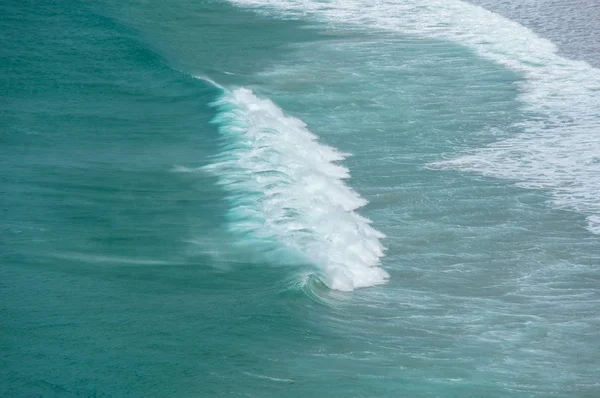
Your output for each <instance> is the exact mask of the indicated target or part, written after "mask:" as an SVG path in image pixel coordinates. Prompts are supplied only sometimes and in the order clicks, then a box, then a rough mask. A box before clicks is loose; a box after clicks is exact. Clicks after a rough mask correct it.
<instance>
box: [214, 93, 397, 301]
mask: <svg viewBox="0 0 600 398" xmlns="http://www.w3.org/2000/svg"><path fill="white" fill-rule="evenodd" d="M213 106H214V107H216V108H217V110H218V112H219V113H218V115H217V116H216V117H215V119H214V120H213V122H214V123H216V124H218V125H219V131H220V133H221V134H222V137H223V140H224V141H223V150H222V153H221V154H220V155H219V156H218V157H217V158H216V159H215V161H214V163H212V164H211V165H209V166H206V167H205V169H206V170H208V171H210V172H212V173H214V174H216V175H217V176H218V178H219V182H220V184H222V185H223V186H224V188H225V189H226V190H227V191H228V192H229V194H230V200H231V203H232V210H231V213H230V221H231V228H232V230H234V231H235V232H236V233H238V234H240V235H241V236H242V237H249V238H251V239H259V240H266V241H276V242H278V243H279V244H282V245H284V246H286V247H288V248H290V249H292V250H293V251H295V252H298V253H300V254H302V255H303V256H304V257H306V258H307V259H308V260H309V261H310V262H311V263H313V264H314V265H315V266H316V267H318V269H319V270H320V273H321V274H322V275H323V276H324V279H325V283H327V285H328V286H329V287H330V288H332V289H337V290H343V291H348V290H353V289H355V288H360V287H366V286H372V285H376V284H380V283H384V282H385V280H386V279H387V278H388V274H387V273H386V272H385V271H384V270H383V269H381V268H379V267H377V265H378V264H379V258H380V257H381V256H383V251H384V248H383V246H382V245H381V243H380V241H379V240H380V239H381V238H383V237H384V235H383V234H382V233H381V232H379V231H377V230H375V229H374V228H372V227H371V225H370V220H368V219H366V218H364V217H362V216H360V215H359V214H357V213H356V212H355V210H356V209H358V208H360V207H362V206H364V205H365V204H366V203H367V202H366V200H364V199H363V198H361V197H360V196H359V195H358V194H357V193H356V192H354V191H353V190H352V189H351V188H349V187H348V186H346V185H345V184H344V182H343V179H345V178H348V177H349V173H348V170H347V169H346V168H344V167H343V166H340V165H339V164H337V162H338V161H341V160H343V159H344V156H345V154H342V153H340V152H338V151H337V150H335V149H334V148H331V147H329V146H326V145H323V144H321V143H319V142H317V137H316V136H315V135H313V134H312V133H311V132H310V131H308V129H307V127H306V125H305V124H304V123H303V122H302V121H301V120H299V119H296V118H294V117H290V116H287V115H285V114H284V113H283V111H282V110H281V109H280V108H279V107H277V106H276V105H275V104H274V103H273V102H271V101H269V100H264V99H260V98H258V97H256V96H255V95H254V94H253V93H252V91H251V90H248V89H245V88H238V89H235V90H233V91H229V90H224V94H223V96H222V97H221V98H220V99H219V100H218V101H217V102H215V103H214V104H213Z"/></svg>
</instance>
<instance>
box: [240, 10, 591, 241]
mask: <svg viewBox="0 0 600 398" xmlns="http://www.w3.org/2000/svg"><path fill="white" fill-rule="evenodd" d="M230 1H231V2H232V3H233V4H237V5H240V6H244V7H253V8H256V9H257V10H258V11H259V12H263V13H268V14H272V15H276V16H282V17H285V18H302V19H306V18H311V19H314V20H317V21H321V22H326V23H331V24H334V26H337V27H339V26H341V25H340V24H352V25H353V26H354V27H361V28H364V29H377V30H387V31H397V32H401V33H404V34H411V35H417V36H424V37H429V38H436V39H443V40H451V41H454V42H457V43H459V44H462V45H464V46H467V47H470V48H472V49H473V50H474V51H475V52H477V53H478V54H479V55H481V56H483V57H486V58H489V59H492V60H494V61H495V62H498V63H499V64H501V65H503V66H504V67H506V68H509V69H513V70H516V71H518V72H519V73H520V74H522V75H523V76H524V77H525V80H524V81H523V82H522V83H521V94H520V98H519V99H520V100H521V101H522V102H523V104H524V107H525V109H524V110H525V111H526V112H527V114H529V115H535V116H531V117H530V119H529V120H527V121H526V122H524V123H523V125H522V126H520V128H521V131H523V133H522V134H520V135H518V136H515V137H512V138H510V139H508V140H505V141H501V142H497V143H494V144H492V145H490V146H488V147H485V148H481V149H478V150H474V151H473V152H472V153H469V154H467V155H465V156H460V157H458V158H456V159H452V160H447V161H443V162H437V163H434V164H432V165H431V166H432V167H436V168H455V169H461V170H468V171H474V172H477V173H480V174H484V175H488V176H492V177H498V178H506V179H511V180H515V181H518V182H520V185H521V186H523V187H527V188H538V189H546V190H547V191H548V192H549V193H550V194H551V195H552V197H553V199H554V203H555V205H557V206H558V207H560V208H564V209H570V210H576V211H579V212H581V213H582V214H584V215H585V216H586V217H587V221H588V226H587V228H588V229H589V230H590V231H591V232H593V233H600V111H599V109H600V70H598V69H595V68H592V67H591V66H590V65H588V64H587V63H585V62H582V61H573V60H569V59H565V58H563V57H561V56H559V55H557V48H556V46H555V45H554V44H553V43H552V42H550V41H549V40H546V39H543V38H541V37H539V36H537V35H536V34H535V33H534V32H532V31H531V30H530V29H528V28H526V27H524V26H522V25H520V24H518V23H517V22H515V21H511V20H509V19H506V18H504V17H502V16H500V15H498V14H495V13H493V12H490V11H488V10H486V9H484V8H481V7H479V6H475V5H472V4H469V3H467V2H464V1H460V0H419V1H417V0H387V1H385V0H384V1H371V0H344V1H312V0H230Z"/></svg>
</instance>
